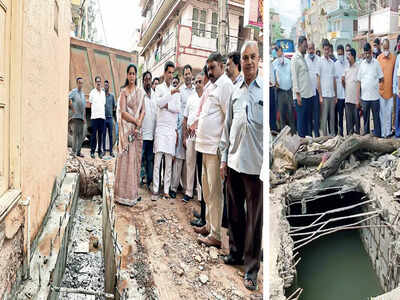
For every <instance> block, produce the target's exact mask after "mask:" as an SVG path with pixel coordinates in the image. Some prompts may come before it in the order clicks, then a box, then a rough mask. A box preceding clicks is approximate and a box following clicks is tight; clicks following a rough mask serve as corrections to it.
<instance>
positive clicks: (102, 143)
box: [68, 76, 116, 158]
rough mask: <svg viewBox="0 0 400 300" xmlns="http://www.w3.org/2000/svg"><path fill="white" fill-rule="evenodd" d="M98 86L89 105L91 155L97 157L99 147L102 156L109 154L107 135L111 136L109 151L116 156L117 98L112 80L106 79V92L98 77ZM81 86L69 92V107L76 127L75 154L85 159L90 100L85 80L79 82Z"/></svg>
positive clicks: (73, 128)
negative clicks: (84, 150)
mask: <svg viewBox="0 0 400 300" xmlns="http://www.w3.org/2000/svg"><path fill="white" fill-rule="evenodd" d="M94 81H95V84H96V87H95V88H94V89H93V90H92V91H91V92H90V94H89V105H90V108H91V116H90V118H91V120H90V126H91V131H92V134H91V136H90V137H91V141H90V156H91V157H92V158H95V152H96V147H97V149H98V155H99V157H100V158H103V157H104V155H105V153H106V134H107V131H108V137H109V145H108V146H109V148H108V150H109V152H110V155H111V156H112V157H114V153H113V150H112V149H113V129H114V123H113V113H114V112H115V109H116V101H115V97H114V95H113V94H112V93H110V84H109V82H108V80H104V89H102V88H101V77H100V76H96V78H95V80H94ZM76 85H77V87H76V88H75V89H73V90H72V91H71V92H70V93H69V97H68V98H69V108H70V110H71V113H72V115H71V125H72V132H73V136H72V152H73V154H74V155H77V156H79V157H84V155H83V154H82V153H81V148H82V143H83V140H84V138H85V137H84V124H85V123H86V99H85V94H84V92H83V89H82V88H83V78H82V77H78V78H77V79H76Z"/></svg>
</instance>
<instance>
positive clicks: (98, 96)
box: [89, 89, 106, 120]
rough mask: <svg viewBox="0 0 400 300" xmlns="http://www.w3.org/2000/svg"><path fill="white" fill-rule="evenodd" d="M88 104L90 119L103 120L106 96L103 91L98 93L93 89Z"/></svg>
mask: <svg viewBox="0 0 400 300" xmlns="http://www.w3.org/2000/svg"><path fill="white" fill-rule="evenodd" d="M89 102H90V103H91V104H92V106H91V117H90V118H91V119H92V120H93V119H105V118H106V117H105V108H106V94H105V93H104V91H103V90H101V91H100V92H99V91H98V90H97V89H93V90H92V91H91V92H90V94H89Z"/></svg>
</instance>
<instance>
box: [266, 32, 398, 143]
mask: <svg viewBox="0 0 400 300" xmlns="http://www.w3.org/2000/svg"><path fill="white" fill-rule="evenodd" d="M372 46H373V47H371V44H370V43H365V45H364V46H363V52H362V53H361V54H359V55H358V56H357V53H356V50H355V49H354V48H352V47H351V45H349V44H347V45H346V46H345V47H344V46H343V45H338V46H337V48H336V51H337V57H335V56H334V54H333V46H332V45H331V44H330V43H329V41H328V40H326V39H324V40H323V41H322V53H321V56H318V55H316V54H315V53H316V51H315V45H314V44H313V43H307V39H306V37H304V36H300V37H299V39H298V49H297V51H296V53H295V54H294V55H293V57H292V58H291V60H289V59H288V58H286V57H284V53H283V51H282V48H281V47H275V48H274V49H273V53H272V54H273V55H272V56H273V57H272V59H271V62H270V107H271V110H270V129H271V130H272V131H278V130H281V129H283V128H284V127H285V126H286V125H288V126H290V128H291V131H292V133H295V132H297V133H298V135H299V136H301V137H305V136H313V135H314V137H319V136H320V135H321V134H322V135H323V136H327V135H330V136H336V135H341V136H344V134H347V135H351V134H354V133H355V134H361V133H362V134H369V133H370V132H371V130H370V119H371V118H370V116H371V114H372V120H373V130H372V134H373V135H374V136H376V137H382V138H389V137H391V136H393V135H395V136H396V137H400V120H399V109H400V103H399V102H400V101H399V99H398V95H399V94H400V93H399V90H398V86H399V85H398V83H399V76H400V73H399V62H400V56H399V55H398V54H399V53H400V35H399V36H398V38H397V43H396V46H395V48H394V51H390V42H389V40H388V39H384V40H383V41H382V42H381V41H380V40H379V39H378V38H377V39H375V40H374V42H373V45H372ZM394 97H396V104H395V107H394ZM393 109H395V114H393ZM393 115H394V116H393ZM278 117H279V124H277V122H276V120H277V118H278ZM361 117H362V118H363V130H361V126H360V118H361ZM344 120H345V122H344ZM344 124H345V125H344ZM278 125H279V128H278ZM392 125H394V126H392ZM344 127H346V128H344ZM393 127H394V130H393V129H392V128H393ZM345 129H346V130H345Z"/></svg>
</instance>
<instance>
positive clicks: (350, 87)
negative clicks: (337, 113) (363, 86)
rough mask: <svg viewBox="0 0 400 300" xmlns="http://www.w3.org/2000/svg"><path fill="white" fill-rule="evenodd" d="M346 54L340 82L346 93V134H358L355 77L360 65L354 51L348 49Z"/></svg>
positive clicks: (358, 118)
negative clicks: (346, 65)
mask: <svg viewBox="0 0 400 300" xmlns="http://www.w3.org/2000/svg"><path fill="white" fill-rule="evenodd" d="M346 52H347V58H348V61H349V65H348V67H347V68H346V70H345V71H344V76H343V78H342V82H343V83H344V87H345V92H346V100H345V101H346V133H347V135H351V134H353V133H356V134H360V115H359V111H358V108H357V106H356V104H357V75H358V70H359V68H360V65H359V64H357V63H356V57H357V53H356V50H354V49H353V48H350V49H349V50H348V51H346Z"/></svg>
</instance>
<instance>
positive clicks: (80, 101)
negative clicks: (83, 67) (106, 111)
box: [68, 77, 86, 157]
mask: <svg viewBox="0 0 400 300" xmlns="http://www.w3.org/2000/svg"><path fill="white" fill-rule="evenodd" d="M82 87H83V79H82V77H78V78H77V79H76V88H75V89H73V90H72V91H71V92H70V93H69V96H68V98H69V108H70V109H71V112H72V117H71V123H72V130H73V136H72V153H73V154H75V155H77V156H79V157H83V155H82V153H81V148H82V142H83V139H84V136H83V127H84V124H85V122H86V121H85V119H86V117H85V111H86V99H85V94H84V92H83V90H82Z"/></svg>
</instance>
